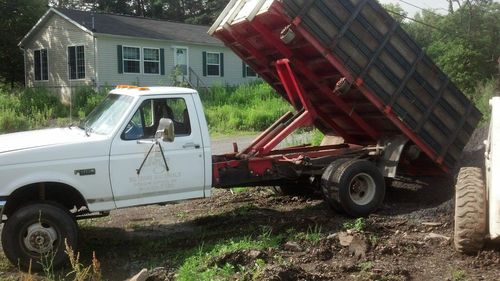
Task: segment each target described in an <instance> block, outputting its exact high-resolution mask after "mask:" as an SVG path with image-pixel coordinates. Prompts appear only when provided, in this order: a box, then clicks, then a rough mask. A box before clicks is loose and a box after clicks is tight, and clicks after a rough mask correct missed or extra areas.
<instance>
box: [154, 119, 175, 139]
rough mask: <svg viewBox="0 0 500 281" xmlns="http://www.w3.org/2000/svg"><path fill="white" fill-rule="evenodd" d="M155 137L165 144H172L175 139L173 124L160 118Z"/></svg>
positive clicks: (169, 120)
mask: <svg viewBox="0 0 500 281" xmlns="http://www.w3.org/2000/svg"><path fill="white" fill-rule="evenodd" d="M155 137H156V138H157V139H158V138H161V139H162V140H163V141H165V142H173V141H174V139H175V131H174V122H173V121H172V120H171V119H169V118H161V119H160V124H158V129H156V135H155Z"/></svg>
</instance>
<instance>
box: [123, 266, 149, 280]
mask: <svg viewBox="0 0 500 281" xmlns="http://www.w3.org/2000/svg"><path fill="white" fill-rule="evenodd" d="M148 277H149V274H148V270H147V269H145V268H143V269H142V270H141V271H140V272H139V273H137V274H136V275H134V276H133V277H132V278H130V279H127V281H146V279H148Z"/></svg>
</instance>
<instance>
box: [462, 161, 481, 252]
mask: <svg viewBox="0 0 500 281" xmlns="http://www.w3.org/2000/svg"><path fill="white" fill-rule="evenodd" d="M486 230H487V228H486V186H485V184H484V181H483V173H482V169H481V168H477V167H463V168H461V169H460V172H459V173H458V178H457V183H456V185H455V233H454V244H455V248H456V249H457V251H459V252H462V253H466V254H475V253H477V252H478V251H479V250H481V248H482V247H483V245H484V239H485V237H486Z"/></svg>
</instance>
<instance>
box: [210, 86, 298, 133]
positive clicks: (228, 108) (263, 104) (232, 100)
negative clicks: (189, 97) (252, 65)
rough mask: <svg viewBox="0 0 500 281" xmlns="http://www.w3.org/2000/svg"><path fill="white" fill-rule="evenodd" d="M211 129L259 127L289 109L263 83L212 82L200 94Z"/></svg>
mask: <svg viewBox="0 0 500 281" xmlns="http://www.w3.org/2000/svg"><path fill="white" fill-rule="evenodd" d="M201 99H202V102H203V106H204V108H205V116H206V117H207V122H208V126H209V129H210V131H211V132H219V133H230V132H234V131H261V130H264V129H265V128H267V127H268V126H269V125H271V124H272V123H273V122H274V121H276V119H278V118H279V117H280V116H281V115H283V114H284V113H286V112H287V111H289V110H291V109H292V108H291V106H290V105H289V104H288V103H287V102H286V101H284V100H283V99H282V98H281V97H280V96H279V95H278V94H276V92H275V91H274V90H273V89H272V88H271V86H269V85H268V84H266V83H262V82H256V83H251V84H245V85H241V86H239V87H230V86H214V87H213V88H211V91H210V92H206V93H203V94H202V95H201Z"/></svg>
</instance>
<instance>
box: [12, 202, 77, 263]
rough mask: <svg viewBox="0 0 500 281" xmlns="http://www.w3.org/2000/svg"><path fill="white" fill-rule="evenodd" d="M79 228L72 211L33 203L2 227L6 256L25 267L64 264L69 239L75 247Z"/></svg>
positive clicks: (14, 214)
mask: <svg viewBox="0 0 500 281" xmlns="http://www.w3.org/2000/svg"><path fill="white" fill-rule="evenodd" d="M77 236H78V229H77V225H76V222H75V220H74V219H73V217H72V215H71V213H69V211H67V210H65V209H63V207H60V206H58V205H55V204H47V203H33V204H29V205H26V206H24V207H22V208H20V209H19V210H17V211H16V212H14V213H13V214H12V215H10V216H9V218H8V219H7V222H6V223H5V225H4V227H3V230H2V247H3V250H4V252H5V256H7V258H8V259H9V260H10V262H12V263H13V264H14V265H16V266H19V267H20V268H21V269H23V270H28V269H29V268H30V261H31V269H32V270H34V271H41V270H43V268H44V267H46V266H47V265H48V264H50V265H52V266H53V267H54V268H60V267H61V266H63V265H64V264H65V263H66V262H67V261H68V258H67V256H66V254H65V252H64V250H65V240H66V241H67V243H68V245H69V246H70V247H71V248H72V249H75V248H76V245H77Z"/></svg>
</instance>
